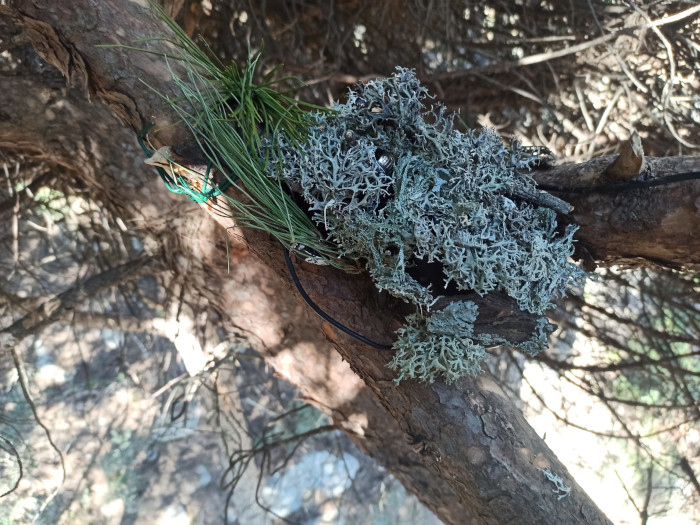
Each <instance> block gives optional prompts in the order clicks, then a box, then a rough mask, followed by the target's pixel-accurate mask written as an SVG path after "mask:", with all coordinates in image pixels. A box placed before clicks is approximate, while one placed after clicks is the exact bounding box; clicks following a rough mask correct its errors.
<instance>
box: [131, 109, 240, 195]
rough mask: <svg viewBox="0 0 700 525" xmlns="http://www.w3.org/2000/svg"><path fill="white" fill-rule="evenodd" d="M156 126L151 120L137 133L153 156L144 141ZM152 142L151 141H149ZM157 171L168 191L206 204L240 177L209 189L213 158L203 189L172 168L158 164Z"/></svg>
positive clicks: (209, 163)
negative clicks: (198, 188) (195, 186)
mask: <svg viewBox="0 0 700 525" xmlns="http://www.w3.org/2000/svg"><path fill="white" fill-rule="evenodd" d="M153 126H155V122H149V123H148V124H146V125H145V126H144V127H143V128H142V129H141V131H139V132H138V133H137V134H136V137H137V139H138V141H139V145H140V146H141V149H142V150H143V151H144V153H145V154H146V155H148V157H149V158H150V157H152V154H151V152H150V150H149V149H148V148H147V147H146V144H145V143H144V140H143V138H144V136H145V137H146V140H148V138H147V137H148V131H149V130H150V129H151V128H152V127H153ZM149 144H150V142H149ZM155 169H156V171H157V172H158V175H160V178H161V179H162V180H163V182H164V183H165V187H166V188H167V189H168V191H170V192H172V193H176V194H178V195H187V196H188V197H189V198H190V200H193V201H196V202H198V203H199V204H205V203H206V202H207V201H208V200H209V199H211V198H212V197H217V196H218V195H221V194H222V193H223V192H225V191H226V190H227V189H228V188H230V187H231V185H232V183H233V181H235V180H236V179H237V178H238V177H237V176H235V175H233V176H232V177H231V178H228V177H227V178H225V179H224V180H223V181H222V182H221V183H220V184H218V185H217V186H216V187H214V188H210V189H207V186H208V185H209V180H210V172H211V160H210V161H208V162H207V171H206V173H205V174H204V182H203V184H202V189H201V191H200V190H197V189H195V188H193V187H192V186H190V184H189V183H188V182H187V179H185V178H184V177H183V176H182V175H180V174H176V173H175V172H174V171H172V170H171V172H170V173H168V172H167V171H165V170H164V169H163V168H160V167H158V166H156V167H155Z"/></svg>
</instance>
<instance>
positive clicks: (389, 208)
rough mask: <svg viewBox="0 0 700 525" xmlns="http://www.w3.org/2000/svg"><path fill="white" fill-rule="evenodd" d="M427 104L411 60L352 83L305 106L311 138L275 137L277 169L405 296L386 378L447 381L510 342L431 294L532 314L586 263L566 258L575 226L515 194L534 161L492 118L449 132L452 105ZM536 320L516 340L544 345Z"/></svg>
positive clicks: (343, 241) (530, 184)
mask: <svg viewBox="0 0 700 525" xmlns="http://www.w3.org/2000/svg"><path fill="white" fill-rule="evenodd" d="M428 104H430V97H429V94H428V92H427V90H426V89H425V88H424V87H423V86H421V85H420V82H419V81H418V79H417V78H416V76H415V74H414V73H413V72H412V71H410V70H406V69H402V68H398V69H397V72H396V73H395V74H394V75H393V76H391V77H390V78H386V79H383V80H376V81H372V82H369V83H367V84H365V85H361V86H358V87H357V88H356V89H354V90H351V91H350V94H349V96H348V99H347V102H346V103H345V104H338V105H336V106H335V110H336V111H335V112H333V113H318V114H315V115H314V121H315V125H314V126H313V128H312V130H311V133H310V138H309V140H308V142H306V143H305V144H301V145H297V146H295V147H288V146H286V145H285V143H284V142H282V143H281V145H280V147H281V151H282V153H283V155H282V160H283V163H282V164H281V166H278V167H277V169H278V173H277V175H279V174H280V173H279V172H280V171H281V176H282V177H283V178H284V179H285V180H286V181H287V183H288V184H289V186H290V187H291V188H292V189H293V190H294V191H297V192H300V193H301V194H302V195H303V198H304V200H305V201H306V203H307V204H308V206H309V209H310V210H311V211H312V212H313V214H314V216H313V219H314V221H315V222H316V223H317V224H318V225H319V226H320V227H322V228H323V229H325V231H326V232H327V234H328V237H329V239H331V240H332V241H333V242H335V243H336V245H337V246H338V247H339V249H340V251H341V253H342V255H343V256H344V257H346V258H350V259H352V260H355V261H359V262H362V263H363V264H364V265H365V267H366V268H367V270H368V271H369V273H370V274H371V276H372V278H373V279H374V281H375V283H376V285H377V287H378V288H379V289H382V290H386V291H388V292H389V293H390V294H392V295H394V296H396V297H400V298H403V299H405V300H407V301H410V302H412V303H413V304H415V305H416V313H415V314H413V315H411V316H409V317H408V318H407V319H406V325H405V326H404V327H403V328H401V329H400V330H399V331H398V340H397V341H396V343H395V344H394V348H395V350H396V354H395V357H394V359H393V360H392V361H391V362H390V364H389V366H390V367H391V368H393V369H394V370H397V371H398V379H397V380H399V381H400V380H401V379H405V378H419V379H421V380H426V381H433V380H435V379H436V378H437V377H438V376H442V377H444V379H446V380H447V381H448V382H449V381H453V380H454V379H456V378H458V377H460V376H463V375H465V374H475V373H478V372H479V371H480V370H481V366H480V363H481V362H482V361H483V360H484V359H485V358H486V357H487V354H486V351H485V347H487V346H490V345H495V344H509V342H508V341H505V340H496V339H495V338H493V337H492V336H489V335H487V334H486V335H485V334H475V333H474V320H475V319H476V316H477V314H478V310H477V306H476V304H475V303H474V302H472V301H456V302H452V303H451V304H450V305H449V306H448V307H447V308H445V309H442V310H434V309H433V310H431V306H433V305H434V303H435V301H436V300H437V299H438V298H439V297H440V296H441V295H444V294H445V293H446V291H451V292H450V293H460V292H461V293H465V292H476V293H477V294H479V295H484V294H488V293H489V292H494V291H499V292H503V293H506V294H507V295H509V296H510V297H512V298H513V299H515V300H516V301H517V304H518V305H519V307H520V308H521V309H523V310H526V311H528V312H531V313H535V314H538V315H542V314H543V313H544V311H545V310H546V309H547V308H548V307H549V306H550V305H551V301H552V298H553V297H554V296H555V295H556V294H557V293H563V292H564V290H565V289H566V287H567V286H568V285H569V284H571V283H572V282H575V281H578V280H580V278H581V277H582V275H583V273H582V271H581V270H580V269H579V268H578V267H577V266H576V265H574V264H572V263H571V262H569V256H570V255H571V254H572V251H573V247H572V236H573V233H574V231H575V229H574V228H573V227H567V228H566V229H565V230H564V231H563V233H562V232H558V231H557V223H556V214H555V212H553V211H552V210H550V209H547V208H543V207H539V206H536V205H533V204H531V203H528V202H524V201H522V200H521V199H518V198H517V197H515V196H514V195H516V194H518V195H522V194H523V191H516V190H524V191H529V192H535V191H536V190H535V183H534V181H533V180H532V178H531V177H529V176H528V175H527V174H523V172H526V171H528V170H529V169H530V168H531V166H532V164H533V162H534V161H533V158H532V157H531V156H529V155H527V154H526V153H525V152H524V151H523V150H522V149H521V147H520V145H519V143H518V142H517V141H512V142H511V144H510V145H509V146H506V145H504V144H503V142H502V141H501V139H500V137H499V136H498V135H497V134H496V133H495V132H494V131H492V130H490V129H481V130H478V131H477V130H470V131H467V132H466V133H463V132H460V131H458V130H456V129H454V114H449V113H448V112H447V111H446V110H445V108H444V106H442V105H440V104H430V105H428ZM436 271H437V279H436V278H435V276H434V275H433V276H432V277H431V275H430V274H431V273H433V274H434V273H435V272H436ZM546 327H547V323H546V321H544V320H543V321H542V322H540V324H539V329H538V330H537V333H534V334H533V337H532V339H531V340H530V341H528V342H527V343H525V344H521V345H519V346H521V347H522V348H524V349H525V350H526V351H527V352H529V353H535V352H536V351H538V350H539V349H541V348H542V347H543V346H544V345H546V337H545V330H546Z"/></svg>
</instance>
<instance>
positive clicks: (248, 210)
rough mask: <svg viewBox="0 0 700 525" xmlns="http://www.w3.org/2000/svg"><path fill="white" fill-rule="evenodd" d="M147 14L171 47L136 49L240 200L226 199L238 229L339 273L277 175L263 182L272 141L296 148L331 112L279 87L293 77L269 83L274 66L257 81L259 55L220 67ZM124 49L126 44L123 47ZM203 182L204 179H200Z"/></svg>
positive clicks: (332, 252) (275, 156) (337, 262)
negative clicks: (319, 116) (160, 71)
mask: <svg viewBox="0 0 700 525" xmlns="http://www.w3.org/2000/svg"><path fill="white" fill-rule="evenodd" d="M154 8H155V9H156V10H157V11H158V12H159V14H160V16H161V18H162V19H163V21H164V22H165V24H166V25H167V26H168V28H169V29H170V30H171V32H172V34H173V35H174V38H158V39H150V40H149V41H154V40H156V41H162V42H167V43H168V44H170V45H171V46H172V47H173V48H174V51H173V52H172V53H154V52H152V51H148V50H144V49H142V48H138V47H132V48H133V49H138V50H140V51H144V52H148V53H154V54H157V55H158V56H161V57H162V58H164V59H165V60H166V62H167V65H168V69H169V71H170V73H171V76H172V79H173V81H174V83H175V85H176V87H177V88H178V90H179V91H180V96H178V97H176V98H170V97H166V96H163V98H164V100H165V101H166V102H167V103H168V104H169V105H170V106H171V107H172V108H173V109H174V110H175V112H176V113H177V114H178V115H179V117H180V119H181V121H182V122H183V123H184V124H185V125H186V126H187V127H188V128H189V129H190V131H191V132H192V134H193V136H194V137H195V140H196V141H197V143H198V145H199V147H200V149H201V151H202V152H203V153H204V154H205V155H206V157H207V158H208V160H209V162H210V164H211V165H213V166H214V167H216V169H217V170H218V171H219V172H220V173H221V174H223V177H225V178H226V180H227V181H228V183H227V186H229V187H234V188H235V189H236V190H237V191H238V194H239V196H242V197H243V198H236V199H233V198H231V197H229V196H227V195H226V194H225V193H221V194H220V196H219V198H222V199H225V200H226V204H227V206H222V207H220V209H219V210H223V209H227V210H231V211H230V212H227V213H229V214H230V215H231V216H232V218H233V219H235V221H236V223H237V224H238V225H239V226H241V227H245V228H255V229H259V230H264V231H267V232H269V233H270V234H272V235H273V236H274V237H275V238H276V239H278V240H279V241H280V242H281V243H282V244H283V245H284V246H285V247H286V248H287V249H289V250H290V251H292V252H295V253H297V254H298V255H300V256H302V257H305V258H307V259H308V258H310V257H312V258H313V260H314V262H317V263H319V264H330V265H333V266H336V267H339V268H342V269H344V270H349V269H350V266H349V265H348V264H347V263H346V262H344V261H342V260H341V259H340V258H339V256H338V251H337V249H336V248H335V247H334V246H333V245H332V244H329V243H327V242H325V241H324V240H323V239H322V236H321V234H320V233H319V231H318V229H317V228H316V226H315V225H314V224H313V222H311V220H310V219H309V218H308V217H307V216H306V214H305V213H304V212H303V211H302V210H301V209H300V208H299V207H298V206H297V205H296V204H295V203H294V201H293V200H292V198H291V197H290V196H289V195H288V193H287V192H286V191H285V188H284V186H283V185H284V182H283V180H282V178H281V177H274V176H270V174H269V168H270V166H279V165H280V163H281V153H280V151H279V149H278V148H276V147H271V146H270V145H271V144H274V143H276V142H277V138H276V137H277V136H284V140H285V143H288V144H292V145H300V144H302V143H303V142H305V141H306V139H307V138H308V133H309V130H310V129H311V125H312V119H311V115H312V113H311V112H310V111H309V110H314V111H315V112H321V113H323V112H329V111H330V110H328V109H325V108H322V107H319V106H315V105H312V104H307V103H303V102H299V101H297V100H295V99H294V98H293V97H291V96H290V95H289V94H287V93H285V92H284V91H279V90H278V88H280V87H281V86H283V85H285V84H287V83H289V82H290V81H296V79H294V78H293V77H281V78H280V77H276V73H277V71H278V69H279V68H275V69H273V70H272V71H270V72H268V73H266V74H265V75H264V76H263V77H262V79H261V80H260V81H258V82H256V78H257V77H258V76H259V75H258V74H257V69H258V62H259V60H260V54H257V55H256V56H251V57H249V60H248V62H247V64H246V65H245V66H244V67H239V66H237V65H236V64H235V63H231V64H228V65H226V64H224V63H222V62H221V60H219V58H218V57H217V56H216V55H215V54H214V52H213V51H212V50H211V49H210V48H209V47H208V46H207V44H206V43H205V42H201V47H200V46H198V45H197V44H196V43H195V42H193V41H192V40H190V38H189V37H188V36H187V34H186V33H185V32H184V31H183V30H182V29H181V28H180V27H179V26H178V25H177V24H176V23H175V22H174V21H173V20H171V19H170V18H169V17H168V16H167V15H166V13H165V12H164V11H163V10H162V9H161V8H160V7H158V6H156V5H154ZM124 47H131V46H124ZM205 182H206V181H205Z"/></svg>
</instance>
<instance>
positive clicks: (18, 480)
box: [0, 436, 24, 498]
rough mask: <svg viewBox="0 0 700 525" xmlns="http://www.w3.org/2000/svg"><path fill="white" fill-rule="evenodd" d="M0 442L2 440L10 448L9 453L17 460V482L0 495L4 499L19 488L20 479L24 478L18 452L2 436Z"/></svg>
mask: <svg viewBox="0 0 700 525" xmlns="http://www.w3.org/2000/svg"><path fill="white" fill-rule="evenodd" d="M0 440H2V441H3V442H4V443H5V444H6V445H7V446H8V447H9V448H10V453H11V454H12V455H13V456H14V458H15V459H16V460H17V467H18V468H19V473H18V475H17V481H15V484H14V486H13V487H12V488H11V489H9V490H7V491H6V492H3V493H2V494H0V498H4V497H5V496H7V495H9V494H12V493H13V492H14V491H15V490H17V487H19V482H20V481H22V477H24V467H23V465H22V458H21V457H20V455H19V452H17V449H16V448H15V446H14V445H13V444H12V442H11V441H10V440H9V439H7V438H6V437H4V436H0Z"/></svg>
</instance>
